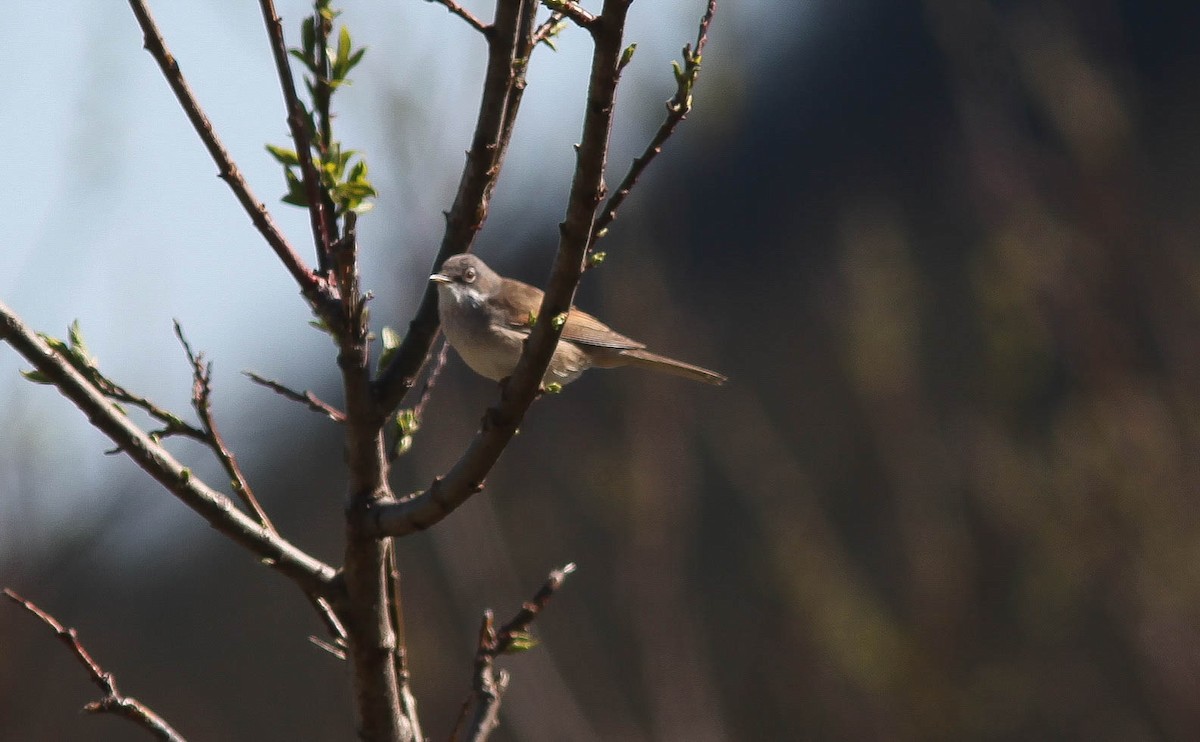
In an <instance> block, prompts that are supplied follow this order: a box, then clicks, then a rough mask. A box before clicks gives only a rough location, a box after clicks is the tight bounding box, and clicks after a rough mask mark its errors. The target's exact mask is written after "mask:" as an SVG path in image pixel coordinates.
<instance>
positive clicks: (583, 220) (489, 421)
mask: <svg viewBox="0 0 1200 742" xmlns="http://www.w3.org/2000/svg"><path fill="white" fill-rule="evenodd" d="M630 1H631V0H605V3H604V10H603V14H602V16H601V22H598V23H596V24H595V26H594V28H593V31H592V38H593V40H594V41H595V47H596V48H595V51H594V53H593V55H592V71H591V78H590V83H589V88H588V100H587V108H586V114H585V116H584V123H583V136H582V138H581V142H580V144H579V147H578V159H577V164H576V168H575V177H574V180H573V182H572V183H571V194H570V198H569V201H568V205H567V214H566V218H565V219H564V221H563V222H562V224H561V225H560V226H559V230H560V233H561V238H560V241H559V245H558V252H557V254H556V256H555V260H554V269H553V272H552V273H551V276H550V282H549V284H548V285H547V287H546V294H545V296H544V297H543V299H542V305H541V308H540V309H539V310H538V316H539V317H554V316H557V315H558V314H560V313H563V312H566V311H567V310H568V309H569V308H570V306H571V304H572V302H573V299H574V295H575V288H576V287H577V286H578V285H579V279H580V276H582V274H583V261H584V257H585V255H586V252H587V248H588V245H589V242H590V240H591V234H592V224H593V222H594V220H595V216H596V209H597V207H598V206H599V205H600V203H601V201H602V200H603V199H604V169H605V162H606V157H607V152H608V137H609V130H610V128H611V126H612V115H613V110H614V107H615V106H614V104H615V99H616V89H617V81H618V79H619V78H620V58H621V51H622V49H621V44H622V36H623V33H624V28H625V15H626V13H627V11H628V8H629V3H630ZM502 5H503V3H502ZM555 325H556V323H554V322H539V323H537V325H535V326H534V328H533V332H532V333H531V335H530V337H529V339H528V340H527V341H526V343H525V349H524V351H523V352H522V353H521V358H520V360H519V361H518V362H517V366H516V369H515V370H514V371H513V374H512V376H511V377H510V378H509V380H508V382H507V383H506V384H505V385H504V389H503V392H502V394H501V398H500V401H499V402H498V403H497V404H496V405H495V406H493V407H492V408H490V409H489V410H488V411H487V413H486V414H485V415H484V421H483V424H482V425H481V426H480V429H479V432H478V433H476V434H475V437H474V438H473V439H472V441H471V443H470V445H469V446H468V447H467V450H466V451H465V452H464V453H463V455H462V456H461V457H460V458H459V459H458V461H457V462H455V464H454V465H453V466H452V467H451V468H450V471H449V472H447V473H446V475H445V476H444V477H441V478H438V479H436V480H434V482H433V484H432V485H431V486H430V487H429V489H427V490H425V491H424V492H420V493H416V494H413V495H410V496H408V497H406V498H404V499H402V500H399V501H395V502H381V503H379V505H377V506H376V507H374V508H372V509H371V510H370V511H369V512H367V513H365V515H366V517H367V518H368V524H367V527H368V528H369V529H372V530H373V531H374V532H375V533H377V534H380V535H389V536H402V535H405V534H408V533H412V532H414V531H418V530H423V529H425V528H428V527H429V526H431V525H433V524H434V523H437V522H438V521H440V520H441V519H442V518H444V517H446V515H448V514H449V513H451V512H452V511H453V510H455V509H456V508H457V507H459V506H460V505H462V504H463V503H464V502H466V501H467V499H468V498H469V497H470V496H471V495H473V494H475V493H476V492H479V491H480V490H481V489H483V481H484V478H485V477H486V476H487V474H488V472H489V471H491V468H492V466H494V465H495V463H496V461H497V460H498V459H499V458H500V454H501V453H503V452H504V448H505V446H507V445H508V442H509V441H510V440H511V439H512V437H513V435H514V434H515V433H516V430H517V426H518V425H520V423H521V420H522V419H523V418H524V416H525V411H526V410H528V409H529V405H530V404H532V403H533V400H534V398H535V396H536V395H537V391H538V386H539V382H540V381H541V379H542V376H543V375H544V374H545V372H546V367H547V366H548V365H549V363H550V357H551V355H552V354H553V353H554V348H555V346H556V345H557V344H558V337H559V335H560V334H561V331H562V326H561V325H559V326H558V327H556V326H555ZM405 342H406V343H407V342H408V339H407V338H406V339H405ZM398 355H399V354H398Z"/></svg>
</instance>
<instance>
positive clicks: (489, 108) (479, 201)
mask: <svg viewBox="0 0 1200 742" xmlns="http://www.w3.org/2000/svg"><path fill="white" fill-rule="evenodd" d="M536 9H537V2H536V0H498V2H497V3H496V16H495V21H494V23H493V25H492V26H490V27H488V36H487V38H488V63H487V70H486V72H485V73H484V83H483V95H482V97H481V99H480V102H479V116H478V119H477V120H476V124H475V134H474V137H473V139H472V141H471V149H470V150H469V151H468V152H467V162H466V165H465V166H464V167H463V173H462V178H461V179H460V180H459V184H458V192H457V194H456V195H455V197H454V204H453V205H452V206H451V207H450V210H449V211H447V212H446V231H445V233H444V234H443V236H442V242H441V245H440V246H439V248H438V252H437V256H436V257H435V258H434V260H433V269H434V270H437V269H438V268H439V267H441V264H442V263H443V262H444V261H445V260H446V258H448V257H450V256H451V255H456V254H458V253H462V252H468V251H469V250H470V249H471V245H472V243H473V242H474V241H475V235H476V234H477V233H478V232H479V230H480V229H482V228H483V223H484V222H485V221H486V220H487V216H488V207H489V204H490V202H491V196H492V190H493V189H494V188H495V187H496V181H497V179H498V178H499V176H500V168H501V165H502V164H503V160H504V154H505V152H506V150H507V147H508V142H509V140H510V138H511V136H512V129H513V125H514V124H515V123H516V118H517V111H518V108H519V107H520V101H521V91H523V89H524V87H525V69H526V66H527V64H528V59H529V52H530V51H531V50H532V46H533V30H534V22H535V20H536V19H535V11H536ZM437 331H438V315H437V291H436V289H435V288H434V287H433V286H432V285H431V284H430V285H426V287H425V292H424V293H423V294H422V296H421V303H420V306H419V307H418V308H417V313H416V314H415V315H414V316H413V319H412V322H410V323H409V328H408V333H407V334H406V335H405V336H404V341H403V342H402V343H401V344H400V347H399V348H398V349H397V351H396V354H395V355H394V356H393V357H392V360H391V362H390V363H389V364H388V366H387V368H385V369H384V370H383V373H382V374H380V377H379V379H378V380H377V382H376V385H375V386H376V396H377V397H378V399H379V405H380V407H382V408H383V409H384V411H385V412H390V411H391V410H393V409H395V408H396V407H397V406H398V405H399V404H400V401H401V400H402V399H403V398H404V395H405V393H407V392H408V390H409V389H410V388H411V387H412V385H413V384H414V383H415V380H416V376H417V374H418V373H419V372H420V369H421V367H422V366H423V365H424V363H425V359H426V357H427V356H428V355H429V350H430V348H431V347H432V346H433V341H434V338H435V337H436V336H437Z"/></svg>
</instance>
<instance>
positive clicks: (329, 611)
mask: <svg viewBox="0 0 1200 742" xmlns="http://www.w3.org/2000/svg"><path fill="white" fill-rule="evenodd" d="M305 597H307V598H308V601H309V602H310V603H312V606H313V608H314V609H315V610H316V612H317V615H318V616H320V617H321V622H322V623H324V624H325V630H326V631H328V632H329V635H330V636H331V637H333V641H334V644H335V645H336V646H338V647H341V648H342V649H343V650H344V649H345V648H346V642H347V640H348V637H347V635H346V627H345V626H344V625H343V624H342V620H341V619H340V618H338V615H337V613H335V612H334V610H333V606H331V605H330V604H329V601H328V600H326V599H325V598H323V597H321V596H320V595H317V594H315V593H309V594H308V595H306V596H305ZM309 639H313V640H314V641H317V640H316V639H315V638H314V637H309ZM342 659H346V656H345V654H344V653H343V655H342Z"/></svg>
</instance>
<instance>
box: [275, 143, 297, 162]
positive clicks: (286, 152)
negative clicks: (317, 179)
mask: <svg viewBox="0 0 1200 742" xmlns="http://www.w3.org/2000/svg"><path fill="white" fill-rule="evenodd" d="M267 151H268V152H270V153H271V156H272V157H274V158H275V161H276V162H278V163H279V164H280V165H283V166H284V167H300V155H298V154H296V150H294V149H288V148H287V147H276V146H275V145H274V144H268V145H267Z"/></svg>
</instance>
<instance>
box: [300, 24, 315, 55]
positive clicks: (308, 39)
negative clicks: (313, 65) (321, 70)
mask: <svg viewBox="0 0 1200 742" xmlns="http://www.w3.org/2000/svg"><path fill="white" fill-rule="evenodd" d="M300 44H301V45H302V46H303V47H304V52H305V54H306V56H307V57H308V59H312V58H313V56H314V55H313V52H314V51H316V48H317V27H316V22H315V21H314V20H313V17H312V16H309V17H307V18H305V19H304V22H303V23H301V24H300Z"/></svg>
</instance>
